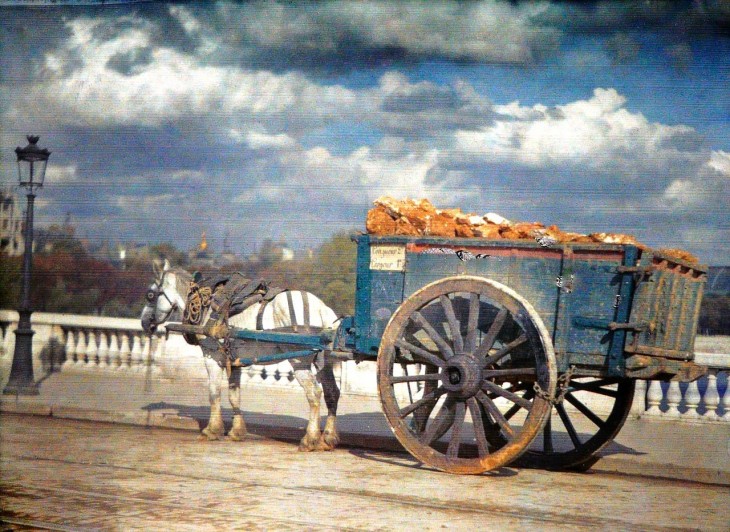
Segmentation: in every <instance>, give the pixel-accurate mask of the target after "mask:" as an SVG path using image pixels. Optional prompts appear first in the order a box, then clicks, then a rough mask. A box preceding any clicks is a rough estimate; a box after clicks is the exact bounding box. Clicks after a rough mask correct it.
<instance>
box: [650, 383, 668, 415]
mask: <svg viewBox="0 0 730 532" xmlns="http://www.w3.org/2000/svg"><path fill="white" fill-rule="evenodd" d="M663 397H664V392H662V384H661V382H659V381H650V382H649V390H648V391H647V393H646V404H647V410H646V414H648V415H650V416H660V415H661V414H662V411H661V410H660V409H659V404H660V403H661V402H662V398H663Z"/></svg>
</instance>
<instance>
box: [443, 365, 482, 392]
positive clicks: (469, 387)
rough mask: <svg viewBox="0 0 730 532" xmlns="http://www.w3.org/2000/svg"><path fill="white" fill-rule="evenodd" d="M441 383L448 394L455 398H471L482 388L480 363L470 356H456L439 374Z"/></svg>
mask: <svg viewBox="0 0 730 532" xmlns="http://www.w3.org/2000/svg"><path fill="white" fill-rule="evenodd" d="M441 383H442V384H443V386H444V388H445V389H446V390H447V391H448V392H449V393H450V394H452V395H454V396H456V397H459V398H469V397H472V396H473V395H475V394H476V393H477V392H478V391H479V390H480V389H481V386H482V368H481V364H480V362H479V361H478V360H477V359H476V358H474V357H473V356H470V355H457V356H455V357H452V358H450V359H449V360H447V366H446V367H445V368H444V371H443V372H442V373H441Z"/></svg>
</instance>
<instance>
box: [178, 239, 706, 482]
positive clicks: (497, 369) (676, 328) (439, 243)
mask: <svg viewBox="0 0 730 532" xmlns="http://www.w3.org/2000/svg"><path fill="white" fill-rule="evenodd" d="M354 240H355V241H356V242H357V284H356V304H355V315H354V316H349V317H346V318H343V319H342V320H340V322H339V324H338V327H337V328H336V329H333V330H323V331H319V332H317V333H316V334H298V333H291V332H286V331H276V330H274V331H250V330H243V329H235V328H228V327H226V326H225V324H222V323H220V322H218V323H215V324H211V325H207V326H205V327H197V328H194V327H192V326H189V325H188V326H173V327H168V328H171V329H173V330H181V331H182V330H184V331H187V332H196V333H198V334H207V335H208V336H211V337H214V338H216V339H217V340H218V341H219V342H221V343H225V342H234V343H235V342H236V341H247V342H252V341H253V342H256V343H259V342H262V343H264V344H269V343H271V344H277V349H276V350H274V349H271V350H270V351H279V352H270V353H268V354H267V353H265V352H264V351H266V349H258V350H257V353H259V354H258V355H257V356H255V357H253V358H247V359H237V360H236V363H237V364H240V365H250V364H254V363H263V362H271V361H275V360H285V359H288V358H295V357H300V356H302V355H303V354H305V353H306V354H311V353H312V351H315V350H317V351H324V352H325V353H326V355H327V356H331V357H335V358H337V359H340V360H353V359H354V360H357V361H361V360H375V361H377V381H378V391H379V395H380V400H381V404H382V408H383V412H384V414H385V417H386V419H387V421H388V423H389V425H390V428H391V429H392V431H393V433H394V434H395V436H396V438H397V439H398V441H399V442H400V443H401V444H402V445H403V446H404V447H405V448H406V449H407V450H408V451H409V452H410V453H411V454H412V455H413V456H414V457H415V458H417V459H418V460H420V461H421V462H423V463H425V464H427V465H429V466H431V467H434V468H437V469H440V470H443V471H447V472H450V473H470V474H477V473H482V472H485V471H489V470H493V469H495V468H499V467H502V466H505V465H508V464H511V463H515V462H516V461H517V460H518V459H519V461H518V462H516V463H519V464H521V465H526V466H536V467H542V468H547V469H586V468H588V467H590V465H592V464H593V463H594V462H595V461H596V460H597V457H596V454H597V453H598V451H600V450H601V449H602V448H603V447H604V446H605V445H607V444H608V443H609V442H611V440H612V439H613V438H614V437H615V436H616V434H617V433H618V431H619V430H620V429H621V426H622V425H623V424H624V422H625V420H626V418H627V416H628V414H629V411H630V409H631V403H632V400H633V396H634V382H635V380H636V379H648V380H651V379H662V380H667V379H672V380H678V381H682V382H689V381H692V380H695V379H697V378H699V377H700V376H702V375H704V374H705V373H706V371H707V368H705V367H702V366H699V365H697V364H695V363H694V362H693V358H694V353H693V347H694V339H695V331H696V328H697V320H698V315H699V309H700V303H701V299H702V292H703V287H704V283H705V281H706V273H707V270H706V267H703V266H697V265H695V264H691V263H687V262H684V261H681V260H678V259H676V258H672V257H671V256H669V255H664V254H661V253H659V252H656V251H653V250H651V249H640V248H638V247H636V246H633V245H614V244H582V243H581V244H579V243H571V244H552V245H550V244H548V245H544V244H545V243H544V242H537V241H528V240H519V241H517V240H509V241H508V240H486V239H475V238H469V239H465V238H433V237H410V236H409V237H405V236H378V237H376V236H372V235H358V236H356V237H354ZM259 347H262V346H261V344H259ZM281 351H283V352H281Z"/></svg>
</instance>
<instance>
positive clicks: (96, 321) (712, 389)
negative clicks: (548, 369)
mask: <svg viewBox="0 0 730 532" xmlns="http://www.w3.org/2000/svg"><path fill="white" fill-rule="evenodd" d="M17 322H18V315H17V313H16V312H13V311H5V310H0V334H1V335H2V336H1V338H0V386H1V387H3V388H4V387H5V384H6V383H7V379H8V377H9V373H10V366H11V362H12V357H13V348H14V345H15V334H13V331H14V330H15V328H16V327H17ZM32 323H33V330H34V331H35V335H34V336H33V368H34V374H35V377H36V379H37V380H40V379H42V378H43V377H44V376H47V375H49V374H50V373H52V372H54V371H63V372H96V373H99V372H102V373H105V372H106V373H110V374H111V373H115V372H122V373H127V374H135V373H136V374H144V375H145V376H146V377H148V378H149V377H153V378H156V379H166V380H171V381H174V380H178V379H206V378H207V374H206V372H205V367H204V365H203V363H202V356H201V351H200V349H199V348H198V347H195V346H190V345H188V344H187V343H186V342H185V340H184V339H183V338H182V336H180V335H179V334H170V335H165V334H164V333H159V334H157V335H155V336H153V337H151V338H150V337H148V336H147V335H145V334H144V333H143V331H142V328H141V325H140V321H139V320H138V319H124V318H108V317H98V316H77V315H69V314H49V313H42V312H36V313H34V314H33V316H32ZM703 348H704V349H707V350H708V351H716V352H703V351H702V350H703ZM697 350H698V351H699V352H698V353H697V355H696V359H695V360H696V362H697V363H699V364H703V365H706V366H708V367H709V368H710V371H709V374H708V375H707V376H705V377H703V378H702V379H700V380H698V381H695V382H692V383H689V384H685V383H683V384H680V383H677V382H660V381H637V386H636V393H635V396H634V405H633V415H635V416H637V417H643V418H647V419H678V420H685V421H701V422H730V386H728V373H730V354H728V353H730V337H719V338H717V337H705V338H703V337H699V338H698V341H697ZM115 374H119V373H115ZM335 376H336V377H337V381H338V384H339V386H340V389H341V390H342V392H343V393H345V394H350V395H365V396H374V395H377V379H376V372H375V363H374V362H370V361H365V362H362V363H360V364H359V365H357V364H355V363H354V362H343V363H336V364H335ZM242 380H243V384H244V385H250V386H275V387H279V388H281V387H284V388H293V389H298V387H299V384H298V383H297V381H296V380H295V379H294V374H293V372H292V370H291V367H290V365H289V364H288V363H286V362H282V363H280V364H276V365H269V366H251V367H248V368H244V369H243V375H242ZM596 411H597V412H602V405H596Z"/></svg>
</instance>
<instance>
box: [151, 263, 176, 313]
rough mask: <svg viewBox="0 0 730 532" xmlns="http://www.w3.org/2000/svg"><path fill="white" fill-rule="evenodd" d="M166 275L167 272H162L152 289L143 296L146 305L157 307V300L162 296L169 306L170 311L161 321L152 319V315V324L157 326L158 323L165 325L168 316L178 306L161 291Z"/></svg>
mask: <svg viewBox="0 0 730 532" xmlns="http://www.w3.org/2000/svg"><path fill="white" fill-rule="evenodd" d="M166 274H167V271H164V272H162V275H161V276H160V278H159V280H156V281H155V282H154V283H153V285H152V287H151V288H150V289H149V290H147V293H146V294H145V296H144V297H145V299H146V300H147V302H148V303H150V304H154V305H155V307H156V306H157V300H158V299H159V298H160V296H164V297H165V299H167V302H168V303H169V304H170V310H168V311H167V313H166V314H165V316H164V317H163V318H162V319H161V320H159V321H158V320H157V319H156V318H155V317H154V313H153V318H152V320H153V322H154V323H155V324H156V325H159V324H160V323H165V322H166V321H167V320H168V319H170V316H172V313H173V312H175V310H177V308H178V306H177V303H175V302H174V301H172V300H171V299H170V297H169V296H168V295H167V294H166V293H165V291H164V290H163V289H162V286H163V285H164V284H165V275H166Z"/></svg>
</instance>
